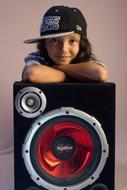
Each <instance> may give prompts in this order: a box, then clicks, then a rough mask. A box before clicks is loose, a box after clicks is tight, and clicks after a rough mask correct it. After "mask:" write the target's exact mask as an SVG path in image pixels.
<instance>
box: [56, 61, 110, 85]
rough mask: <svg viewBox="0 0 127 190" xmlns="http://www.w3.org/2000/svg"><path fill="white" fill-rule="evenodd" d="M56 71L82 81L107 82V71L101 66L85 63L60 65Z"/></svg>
mask: <svg viewBox="0 0 127 190" xmlns="http://www.w3.org/2000/svg"><path fill="white" fill-rule="evenodd" d="M55 68H56V69H58V70H60V71H63V72H65V73H66V74H67V75H68V76H70V77H73V78H75V79H78V80H81V81H87V80H94V81H100V82H105V81H107V69H106V68H105V67H103V66H102V65H100V64H97V63H91V62H84V63H78V64H69V65H58V66H55Z"/></svg>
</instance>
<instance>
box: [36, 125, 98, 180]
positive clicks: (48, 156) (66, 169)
mask: <svg viewBox="0 0 127 190" xmlns="http://www.w3.org/2000/svg"><path fill="white" fill-rule="evenodd" d="M58 138H59V142H57V145H56V144H55V145H54V142H55V141H56V139H58ZM64 138H65V139H64ZM69 139H71V140H70V141H69ZM57 141H58V140H57ZM68 141H69V142H68ZM54 146H56V147H55V148H54ZM53 148H54V149H55V150H56V153H54V152H55V151H53ZM94 151H95V148H94V142H93V139H92V137H91V135H90V134H89V132H88V131H87V130H86V129H85V127H84V126H81V125H80V124H78V123H75V122H59V123H56V124H54V125H52V126H50V127H49V128H47V129H45V131H44V132H42V135H41V137H40V138H39V140H38V143H37V152H38V162H39V164H40V166H41V167H42V168H43V169H44V170H45V171H46V172H47V173H48V174H50V175H52V176H55V177H60V178H67V179H68V178H72V177H74V176H76V175H79V174H81V173H82V172H83V171H85V170H86V168H87V167H88V166H89V164H90V162H91V160H92V157H93V154H94ZM66 157H67V158H66ZM64 158H65V159H64Z"/></svg>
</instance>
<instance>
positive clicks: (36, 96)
mask: <svg viewBox="0 0 127 190" xmlns="http://www.w3.org/2000/svg"><path fill="white" fill-rule="evenodd" d="M15 107H16V110H17V111H18V113H19V114H20V115H22V116H24V117H27V118H34V117H37V116H38V115H40V114H41V113H43V111H44V110H45V107H46V97H45V94H44V93H43V92H42V90H40V89H39V88H36V87H25V88H23V89H21V90H20V91H19V92H18V93H17V95H16V97H15Z"/></svg>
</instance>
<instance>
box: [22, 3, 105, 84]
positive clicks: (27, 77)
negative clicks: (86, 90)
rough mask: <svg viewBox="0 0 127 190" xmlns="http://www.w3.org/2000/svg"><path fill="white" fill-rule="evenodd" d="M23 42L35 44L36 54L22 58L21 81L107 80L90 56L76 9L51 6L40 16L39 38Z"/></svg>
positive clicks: (89, 47) (81, 17) (83, 22)
mask: <svg viewBox="0 0 127 190" xmlns="http://www.w3.org/2000/svg"><path fill="white" fill-rule="evenodd" d="M25 43H37V52H33V53H30V54H29V55H28V56H27V57H26V58H25V66H24V69H23V73H22V79H23V81H29V82H35V83H58V82H73V81H80V82H81V81H82V82H89V81H97V82H105V81H107V69H106V67H105V65H104V64H102V63H101V62H100V61H99V60H97V59H96V57H95V56H94V55H93V53H92V47H91V44H90V42H89V40H88V38H87V23H86V20H85V18H84V16H83V15H82V13H81V11H80V10H79V9H77V8H70V7H66V6H54V7H51V8H50V9H49V10H48V11H47V12H46V13H45V15H44V17H43V20H42V24H41V27H40V37H39V38H35V39H30V40H26V41H25Z"/></svg>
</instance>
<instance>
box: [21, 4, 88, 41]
mask: <svg viewBox="0 0 127 190" xmlns="http://www.w3.org/2000/svg"><path fill="white" fill-rule="evenodd" d="M71 33H78V34H81V35H84V36H87V23H86V20H85V17H84V16H83V14H82V13H81V11H80V10H79V9H77V8H71V7H67V6H53V7H51V8H50V9H48V11H47V12H46V13H45V15H44V17H43V19H42V23H41V26H40V37H38V38H33V39H28V40H25V41H24V43H37V42H40V41H41V40H43V39H47V38H53V37H59V36H65V35H67V34H71Z"/></svg>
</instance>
